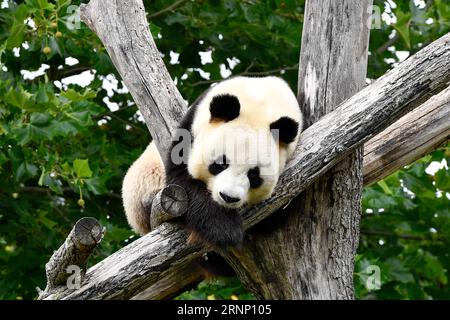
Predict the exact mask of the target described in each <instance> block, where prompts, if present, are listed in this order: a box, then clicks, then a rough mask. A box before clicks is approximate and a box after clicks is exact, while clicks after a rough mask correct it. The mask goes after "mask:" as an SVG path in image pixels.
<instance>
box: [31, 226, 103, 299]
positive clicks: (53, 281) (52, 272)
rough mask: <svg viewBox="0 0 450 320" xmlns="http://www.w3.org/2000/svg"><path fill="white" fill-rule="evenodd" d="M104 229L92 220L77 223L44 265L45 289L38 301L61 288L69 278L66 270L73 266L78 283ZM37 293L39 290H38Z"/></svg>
mask: <svg viewBox="0 0 450 320" xmlns="http://www.w3.org/2000/svg"><path fill="white" fill-rule="evenodd" d="M103 233H104V229H103V228H102V226H101V225H100V223H99V222H98V221H97V220H95V219H94V218H81V219H80V220H78V221H77V223H76V224H75V226H74V227H73V229H72V231H71V232H70V233H69V235H68V236H67V239H66V241H65V242H64V243H63V245H62V246H61V247H59V249H58V250H57V251H55V252H54V253H53V255H52V257H51V258H50V260H49V262H47V264H46V265H45V271H46V275H47V287H46V288H45V290H44V291H42V290H41V292H40V294H39V298H38V299H45V298H46V297H48V296H49V295H50V294H51V292H52V291H53V290H55V289H56V288H57V287H59V286H63V285H64V284H65V282H66V280H67V278H68V277H69V276H70V273H68V270H67V268H68V267H70V266H75V269H74V270H75V272H76V271H77V270H78V271H79V274H78V275H77V276H78V277H79V278H78V281H80V282H79V283H81V282H82V280H83V277H84V274H85V273H86V265H87V259H88V258H89V256H90V255H91V253H92V251H93V250H94V249H95V248H96V247H97V245H98V244H99V243H100V241H101V240H102V238H103ZM38 291H39V290H38Z"/></svg>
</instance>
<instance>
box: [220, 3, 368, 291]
mask: <svg viewBox="0 0 450 320" xmlns="http://www.w3.org/2000/svg"><path fill="white" fill-rule="evenodd" d="M371 2H372V1H369V0H364V1H360V0H345V1H344V0H343V1H334V0H327V1H307V3H306V10H305V19H304V27H303V36H302V47H301V54H300V65H299V70H300V72H299V81H298V99H299V103H300V107H301V109H302V112H303V114H304V115H305V125H306V126H310V125H311V124H312V123H314V122H316V120H318V119H320V118H321V117H322V116H323V115H324V114H326V113H328V112H331V111H332V110H333V109H334V108H335V107H336V106H337V105H339V104H340V103H341V102H342V101H344V100H345V99H346V98H349V97H351V96H352V95H353V94H355V93H356V92H358V91H359V90H360V89H361V88H362V87H363V86H364V84H365V80H366V70H367V48H368V40H369V32H370V29H369V27H370V25H369V26H367V24H368V23H370V17H371V15H370V12H371V8H372V6H371ZM362 158H363V157H362V147H361V148H358V149H356V151H355V152H353V153H352V154H350V155H349V156H347V157H346V158H345V159H344V160H342V161H341V162H340V163H339V164H337V165H336V166H335V167H334V168H332V169H331V170H329V171H328V172H327V173H325V174H324V175H323V176H322V177H321V178H320V179H318V180H317V181H316V182H314V183H313V184H312V185H311V186H310V187H309V188H308V189H307V190H305V191H304V192H303V193H302V194H300V195H299V196H298V197H297V198H295V199H293V200H292V202H291V203H290V204H289V205H288V207H287V208H286V209H285V210H284V212H283V211H282V212H280V214H279V215H280V216H281V217H279V219H282V220H283V221H281V223H274V219H273V218H268V219H269V221H267V222H263V224H265V225H271V226H272V228H274V229H273V230H270V231H269V232H268V228H261V227H259V228H258V226H257V227H256V228H255V230H254V231H253V232H251V233H250V235H249V236H248V237H247V239H246V242H245V245H244V247H243V248H242V250H236V249H235V250H232V252H231V255H230V256H228V259H229V261H230V262H231V264H232V266H233V267H234V268H235V270H236V271H237V273H238V276H239V278H240V279H241V281H242V282H243V283H244V285H245V286H246V287H248V288H249V289H250V290H251V291H252V292H253V293H254V294H255V295H256V296H257V297H259V298H264V299H352V298H353V297H354V294H353V265H354V256H355V253H356V249H357V246H358V240H359V221H360V215H361V192H362V184H363V181H362V171H361V168H362ZM261 229H262V232H260V231H261Z"/></svg>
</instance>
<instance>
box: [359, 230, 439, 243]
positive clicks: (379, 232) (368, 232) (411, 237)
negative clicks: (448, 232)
mask: <svg viewBox="0 0 450 320" xmlns="http://www.w3.org/2000/svg"><path fill="white" fill-rule="evenodd" d="M361 234H364V235H368V236H381V237H393V238H400V239H404V240H418V241H447V239H446V238H444V237H436V238H434V237H433V236H429V237H425V236H414V235H410V234H396V233H391V232H388V231H383V230H368V229H361Z"/></svg>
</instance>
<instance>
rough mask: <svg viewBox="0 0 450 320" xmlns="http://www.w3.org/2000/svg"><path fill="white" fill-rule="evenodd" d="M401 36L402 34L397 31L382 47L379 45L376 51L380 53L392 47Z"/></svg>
mask: <svg viewBox="0 0 450 320" xmlns="http://www.w3.org/2000/svg"><path fill="white" fill-rule="evenodd" d="M399 38H400V35H399V34H398V32H397V31H396V32H395V35H394V36H393V37H392V38H391V39H389V40H388V41H386V42H385V43H384V44H383V45H382V46H381V47H379V48H378V49H377V50H376V53H378V54H382V53H384V52H385V51H386V50H387V49H388V48H389V47H391V46H392V45H393V44H394V43H396V42H397V40H398V39H399Z"/></svg>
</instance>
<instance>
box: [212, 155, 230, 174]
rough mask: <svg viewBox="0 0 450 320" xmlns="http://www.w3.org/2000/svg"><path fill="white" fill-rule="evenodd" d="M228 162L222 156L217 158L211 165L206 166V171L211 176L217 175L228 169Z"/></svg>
mask: <svg viewBox="0 0 450 320" xmlns="http://www.w3.org/2000/svg"><path fill="white" fill-rule="evenodd" d="M229 163H230V161H229V160H228V158H227V157H226V156H225V155H222V156H220V157H218V158H217V159H216V160H214V162H213V163H211V164H210V165H209V166H208V171H209V173H211V174H212V175H214V176H215V175H218V174H219V173H221V172H222V171H224V170H225V169H226V168H228V166H229Z"/></svg>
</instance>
